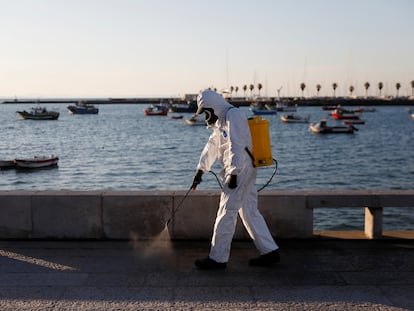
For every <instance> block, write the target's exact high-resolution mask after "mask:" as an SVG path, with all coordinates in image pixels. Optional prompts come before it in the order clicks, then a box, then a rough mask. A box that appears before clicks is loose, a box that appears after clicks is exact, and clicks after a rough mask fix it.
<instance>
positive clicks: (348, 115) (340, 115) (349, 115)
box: [331, 108, 359, 120]
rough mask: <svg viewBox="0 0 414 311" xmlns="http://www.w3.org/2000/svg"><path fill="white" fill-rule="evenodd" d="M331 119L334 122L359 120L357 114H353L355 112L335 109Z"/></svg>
mask: <svg viewBox="0 0 414 311" xmlns="http://www.w3.org/2000/svg"><path fill="white" fill-rule="evenodd" d="M331 114H332V117H333V118H334V119H336V120H343V119H347V120H355V119H359V114H357V113H355V111H351V110H345V109H342V108H341V109H335V110H334V111H332V113H331Z"/></svg>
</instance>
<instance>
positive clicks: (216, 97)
mask: <svg viewBox="0 0 414 311" xmlns="http://www.w3.org/2000/svg"><path fill="white" fill-rule="evenodd" d="M197 105H198V109H197V114H201V113H202V112H203V109H205V108H211V109H213V110H214V114H215V115H216V116H217V117H218V118H219V120H220V123H222V122H223V120H224V119H225V118H226V113H227V110H229V109H230V108H233V107H234V106H233V105H231V104H229V103H228V102H227V101H226V100H225V99H224V98H223V96H221V95H220V94H219V93H217V92H214V91H212V90H205V91H203V92H202V93H201V94H200V95H198V97H197Z"/></svg>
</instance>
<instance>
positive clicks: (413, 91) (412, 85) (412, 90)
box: [411, 80, 414, 97]
mask: <svg viewBox="0 0 414 311" xmlns="http://www.w3.org/2000/svg"><path fill="white" fill-rule="evenodd" d="M411 96H413V97H414V80H413V81H411Z"/></svg>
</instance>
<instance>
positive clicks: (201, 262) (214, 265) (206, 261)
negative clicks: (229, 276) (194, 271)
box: [194, 257, 227, 270]
mask: <svg viewBox="0 0 414 311" xmlns="http://www.w3.org/2000/svg"><path fill="white" fill-rule="evenodd" d="M194 264H195V265H196V266H197V268H199V269H200V270H222V269H226V267H227V262H217V261H215V260H213V259H211V258H210V257H206V258H203V259H197V260H196V261H195V262H194Z"/></svg>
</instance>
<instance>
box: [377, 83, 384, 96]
mask: <svg viewBox="0 0 414 311" xmlns="http://www.w3.org/2000/svg"><path fill="white" fill-rule="evenodd" d="M383 87H384V84H383V83H382V82H378V89H379V91H380V94H379V96H380V97H381V91H382V88H383Z"/></svg>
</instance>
